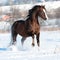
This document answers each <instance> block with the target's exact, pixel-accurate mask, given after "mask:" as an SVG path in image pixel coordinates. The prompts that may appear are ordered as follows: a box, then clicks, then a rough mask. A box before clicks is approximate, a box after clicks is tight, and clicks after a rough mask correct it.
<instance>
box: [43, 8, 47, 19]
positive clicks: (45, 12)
mask: <svg viewBox="0 0 60 60" xmlns="http://www.w3.org/2000/svg"><path fill="white" fill-rule="evenodd" d="M43 11H44V13H45V16H46V18H47V19H48V16H47V13H46V11H45V9H43Z"/></svg>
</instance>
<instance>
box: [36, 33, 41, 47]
mask: <svg viewBox="0 0 60 60" xmlns="http://www.w3.org/2000/svg"><path fill="white" fill-rule="evenodd" d="M39 36H40V33H38V34H36V39H37V45H38V47H39V46H40V41H39Z"/></svg>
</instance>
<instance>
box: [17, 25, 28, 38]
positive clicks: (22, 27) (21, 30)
mask: <svg viewBox="0 0 60 60" xmlns="http://www.w3.org/2000/svg"><path fill="white" fill-rule="evenodd" d="M17 30H18V32H17V33H18V34H19V35H21V36H23V37H27V34H26V32H25V27H24V26H22V25H21V26H19V28H18V29H17Z"/></svg>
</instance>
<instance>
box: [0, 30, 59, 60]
mask: <svg viewBox="0 0 60 60" xmlns="http://www.w3.org/2000/svg"><path fill="white" fill-rule="evenodd" d="M40 32H41V34H40V47H38V46H37V43H36V39H35V47H32V46H31V42H32V38H31V37H28V38H27V39H26V41H25V43H24V46H22V45H21V38H22V37H21V36H20V35H18V36H17V43H16V44H15V46H14V45H12V46H10V47H8V46H9V44H10V42H11V34H10V33H0V60H20V59H21V60H53V59H54V60H59V59H60V31H40Z"/></svg>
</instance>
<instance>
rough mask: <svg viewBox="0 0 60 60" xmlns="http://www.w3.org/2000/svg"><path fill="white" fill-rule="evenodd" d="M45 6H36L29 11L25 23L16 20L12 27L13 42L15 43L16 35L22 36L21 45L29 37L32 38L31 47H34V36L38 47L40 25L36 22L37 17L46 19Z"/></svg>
mask: <svg viewBox="0 0 60 60" xmlns="http://www.w3.org/2000/svg"><path fill="white" fill-rule="evenodd" d="M45 10H46V9H45V6H40V5H36V6H34V7H33V8H32V9H30V10H29V14H28V16H27V19H26V20H25V21H23V20H18V21H15V22H14V23H13V25H12V28H11V29H12V30H11V31H12V38H13V42H12V44H14V42H15V41H16V37H17V34H19V35H21V36H22V39H21V43H22V44H23V43H24V41H25V39H26V38H27V37H29V36H31V37H32V39H33V40H32V45H33V46H34V45H35V44H34V35H36V39H37V45H38V46H39V45H40V44H39V35H40V24H39V21H38V16H39V17H40V18H42V19H43V20H46V19H47V15H46V12H45Z"/></svg>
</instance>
